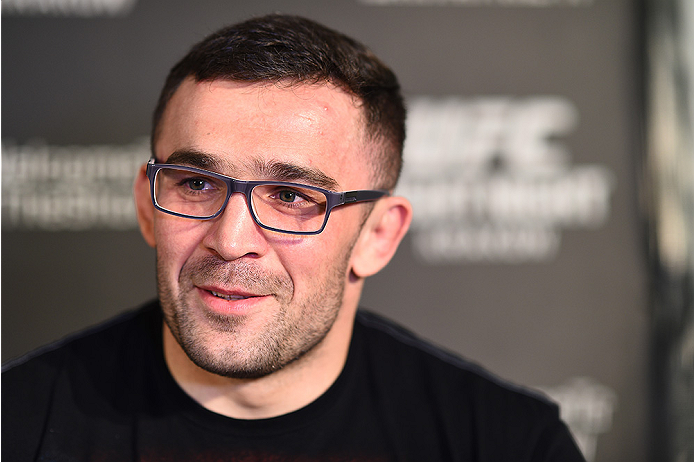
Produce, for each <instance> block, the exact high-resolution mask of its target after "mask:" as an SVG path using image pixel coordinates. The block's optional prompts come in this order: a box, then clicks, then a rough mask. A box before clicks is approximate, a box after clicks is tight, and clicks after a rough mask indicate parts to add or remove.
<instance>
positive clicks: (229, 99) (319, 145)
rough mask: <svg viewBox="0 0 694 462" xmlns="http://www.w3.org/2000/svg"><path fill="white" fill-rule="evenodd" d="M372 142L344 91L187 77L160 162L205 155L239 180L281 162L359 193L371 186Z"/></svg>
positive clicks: (162, 139) (160, 141) (161, 140)
mask: <svg viewBox="0 0 694 462" xmlns="http://www.w3.org/2000/svg"><path fill="white" fill-rule="evenodd" d="M367 144H368V143H366V142H365V137H364V133H363V117H362V111H361V108H360V107H359V105H358V103H357V102H356V101H355V98H353V97H352V96H350V95H349V94H347V93H346V92H344V91H343V90H341V89H339V88H338V87H335V86H332V85H329V84H315V85H308V84H299V85H292V86H283V85H274V84H257V83H245V82H235V81H223V80H219V81H212V82H194V81H193V80H192V79H186V80H185V81H184V82H183V83H182V84H181V86H180V87H179V88H178V90H177V91H176V93H174V95H173V97H172V98H171V100H170V101H169V104H168V105H167V108H166V110H165V112H164V115H163V118H162V121H161V129H160V131H159V136H158V138H157V142H156V145H155V150H156V155H157V159H158V160H160V161H162V160H165V159H168V158H169V156H170V155H171V154H172V153H176V152H181V151H183V152H193V153H204V154H205V155H206V156H208V157H209V158H210V159H212V161H213V162H212V164H213V166H214V168H213V169H215V170H221V171H222V173H226V174H229V175H232V176H236V177H239V178H243V177H250V176H253V174H254V173H257V172H256V170H257V166H259V165H268V164H275V163H282V164H290V165H296V166H297V167H300V168H303V169H309V170H314V171H319V172H321V173H323V174H325V175H328V176H330V177H332V178H335V180H336V182H337V183H338V184H340V185H341V186H343V187H349V188H352V187H354V188H356V187H366V186H367V183H368V181H367V180H368V179H367V178H366V177H368V172H367V171H368V169H367V167H366V156H367V155H368V154H367V153H366V149H367V147H368V146H367ZM248 179H250V178H248ZM355 181H356V182H358V183H360V184H358V185H354V184H352V183H354V182H355ZM345 182H348V183H350V184H343V183H345Z"/></svg>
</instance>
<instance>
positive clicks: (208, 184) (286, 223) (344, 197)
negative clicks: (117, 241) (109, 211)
mask: <svg viewBox="0 0 694 462" xmlns="http://www.w3.org/2000/svg"><path fill="white" fill-rule="evenodd" d="M147 177H148V178H149V184H150V192H151V194H152V203H153V204H154V207H155V208H156V209H157V210H160V211H162V212H165V213H168V214H171V215H175V216H178V217H184V218H192V219H195V220H210V219H212V218H215V217H217V216H219V215H220V214H221V213H222V212H223V211H224V207H226V205H227V203H228V202H229V198H230V197H231V195H232V194H233V193H237V192H239V193H242V194H243V195H244V196H246V202H247V204H248V209H249V210H250V212H251V216H252V217H253V220H255V222H256V223H257V224H258V226H260V227H261V228H265V229H269V230H271V231H277V232H280V233H288V234H319V233H320V232H321V231H323V229H325V225H326V223H327V222H328V216H330V211H331V210H332V209H333V208H335V207H338V206H340V205H344V204H354V203H357V202H365V201H373V200H376V199H379V198H381V197H383V196H386V195H388V194H389V193H388V191H383V190H361V191H345V192H333V191H329V190H327V189H322V188H318V187H315V186H308V185H303V184H298V183H287V182H283V181H243V180H236V179H234V178H231V177H228V176H226V175H220V174H219V173H214V172H209V171H207V170H202V169H199V168H195V167H187V166H183V165H173V164H158V163H155V161H154V159H150V160H149V162H148V163H147Z"/></svg>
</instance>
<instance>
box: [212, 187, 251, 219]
mask: <svg viewBox="0 0 694 462" xmlns="http://www.w3.org/2000/svg"><path fill="white" fill-rule="evenodd" d="M225 182H226V184H227V188H228V189H229V192H228V193H227V198H226V200H225V201H224V205H223V206H222V209H221V210H220V211H219V213H223V212H224V211H225V210H226V208H227V205H229V201H230V200H231V197H232V196H233V195H234V194H236V193H241V194H243V195H244V199H245V200H244V202H245V203H246V207H247V208H248V212H249V213H250V214H251V216H252V217H253V218H254V219H255V213H254V212H253V207H252V205H251V191H252V190H253V187H254V186H255V184H253V183H252V182H249V181H243V180H237V179H235V178H225Z"/></svg>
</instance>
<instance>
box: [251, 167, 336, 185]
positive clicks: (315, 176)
mask: <svg viewBox="0 0 694 462" xmlns="http://www.w3.org/2000/svg"><path fill="white" fill-rule="evenodd" d="M255 167H256V172H257V173H258V174H260V175H261V176H262V177H264V178H267V179H270V180H274V181H291V182H299V183H307V184H310V185H313V186H318V187H321V188H324V189H330V190H333V191H337V190H339V189H340V185H339V183H338V182H337V180H335V179H334V178H332V177H330V176H328V175H326V174H325V173H324V172H322V171H321V170H319V169H317V168H311V167H304V166H302V165H296V164H292V163H289V162H280V161H277V160H271V161H268V162H262V161H256V162H255Z"/></svg>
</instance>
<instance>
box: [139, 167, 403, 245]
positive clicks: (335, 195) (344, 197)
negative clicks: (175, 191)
mask: <svg viewBox="0 0 694 462" xmlns="http://www.w3.org/2000/svg"><path fill="white" fill-rule="evenodd" d="M162 168H171V169H175V170H182V171H187V172H193V173H199V174H201V175H208V176H211V177H213V178H216V179H218V180H220V181H223V182H224V183H225V184H226V185H227V195H226V198H225V199H224V203H222V205H221V206H220V208H219V210H218V211H217V212H216V213H214V214H213V215H209V216H204V217H197V216H193V215H186V214H184V213H179V212H174V211H173V210H169V209H166V208H164V207H162V206H161V205H159V204H158V203H157V199H156V195H155V192H154V182H155V178H156V176H157V172H158V171H159V170H161V169H162ZM147 178H149V189H150V195H151V198H152V204H154V208H155V209H157V210H159V211H161V212H164V213H168V214H169V215H174V216H177V217H182V218H190V219H193V220H212V219H213V218H216V217H218V216H219V215H221V214H222V212H223V211H224V209H225V208H226V206H227V203H228V202H229V198H230V197H231V195H232V194H234V193H237V192H238V193H241V194H243V195H244V196H245V197H246V205H247V206H248V210H249V212H250V214H251V217H253V221H255V223H256V224H257V225H258V226H260V227H261V228H263V229H267V230H270V231H275V232H278V233H285V234H298V235H313V234H320V233H322V232H323V230H324V229H325V226H326V225H327V223H328V217H329V216H330V212H331V211H332V209H334V208H335V207H339V206H341V205H345V204H356V203H358V202H367V201H375V200H378V199H380V198H382V197H385V196H388V195H390V192H389V191H386V190H383V189H363V190H356V191H343V192H335V191H330V190H328V189H323V188H319V187H317V186H311V185H306V184H301V183H291V182H286V181H264V180H257V181H245V180H237V179H235V178H232V177H230V176H226V175H222V174H221V173H215V172H210V171H209V170H203V169H201V168H197V167H189V166H187V165H176V164H161V163H157V162H156V159H154V158H152V159H150V160H149V162H147ZM262 185H277V186H288V187H298V188H306V189H311V190H314V191H318V192H321V193H323V194H324V195H325V197H326V198H327V203H326V210H325V218H324V219H323V224H322V225H321V227H320V229H318V230H317V231H288V230H284V229H278V228H273V227H272V226H268V225H265V224H263V223H261V222H260V220H259V219H258V217H257V216H256V215H255V212H254V211H253V203H252V200H251V192H252V191H253V188H255V187H256V186H262Z"/></svg>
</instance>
